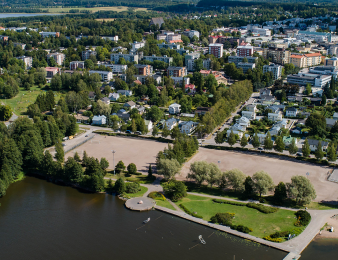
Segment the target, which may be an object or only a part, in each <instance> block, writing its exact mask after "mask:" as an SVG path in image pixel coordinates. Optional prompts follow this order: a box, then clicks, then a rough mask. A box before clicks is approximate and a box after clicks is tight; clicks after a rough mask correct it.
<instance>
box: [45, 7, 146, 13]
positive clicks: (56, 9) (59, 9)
mask: <svg viewBox="0 0 338 260" xmlns="http://www.w3.org/2000/svg"><path fill="white" fill-rule="evenodd" d="M128 8H129V7H128V6H107V7H90V8H86V7H65V8H62V7H52V8H42V10H48V12H49V13H69V11H70V10H75V9H76V10H79V11H90V12H92V13H95V12H98V11H115V12H123V11H127V10H128ZM133 9H134V10H135V12H137V11H145V12H146V11H148V9H147V8H133Z"/></svg>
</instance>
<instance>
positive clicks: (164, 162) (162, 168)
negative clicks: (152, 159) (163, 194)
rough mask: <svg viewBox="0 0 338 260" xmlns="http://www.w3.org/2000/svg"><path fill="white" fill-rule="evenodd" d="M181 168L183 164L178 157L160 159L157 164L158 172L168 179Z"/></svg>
mask: <svg viewBox="0 0 338 260" xmlns="http://www.w3.org/2000/svg"><path fill="white" fill-rule="evenodd" d="M180 169H181V166H180V164H179V162H178V161H177V160H176V159H160V160H159V162H158V164H157V172H158V174H160V175H163V176H164V178H165V179H166V180H170V179H171V178H172V177H174V176H175V174H177V173H179V171H180Z"/></svg>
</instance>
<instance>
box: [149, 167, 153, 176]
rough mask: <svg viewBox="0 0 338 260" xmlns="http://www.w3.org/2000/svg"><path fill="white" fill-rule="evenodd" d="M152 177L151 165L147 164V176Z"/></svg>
mask: <svg viewBox="0 0 338 260" xmlns="http://www.w3.org/2000/svg"><path fill="white" fill-rule="evenodd" d="M152 177H153V170H152V169H151V165H149V169H148V178H149V179H151V178H152Z"/></svg>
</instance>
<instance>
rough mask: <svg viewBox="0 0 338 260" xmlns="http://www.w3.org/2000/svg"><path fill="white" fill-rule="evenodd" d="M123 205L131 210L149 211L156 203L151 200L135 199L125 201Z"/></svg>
mask: <svg viewBox="0 0 338 260" xmlns="http://www.w3.org/2000/svg"><path fill="white" fill-rule="evenodd" d="M140 201H143V203H142V204H140V203H139V202H140ZM125 205H126V207H127V208H128V209H131V210H137V211H145V210H151V209H152V208H153V207H154V206H155V205H156V202H155V200H153V199H151V198H145V197H137V198H132V199H129V200H127V201H126V204H125Z"/></svg>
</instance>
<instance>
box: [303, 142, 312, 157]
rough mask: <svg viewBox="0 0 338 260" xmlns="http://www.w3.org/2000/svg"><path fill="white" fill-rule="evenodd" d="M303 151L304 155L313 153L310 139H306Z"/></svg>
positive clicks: (307, 155)
mask: <svg viewBox="0 0 338 260" xmlns="http://www.w3.org/2000/svg"><path fill="white" fill-rule="evenodd" d="M302 153H303V156H304V157H309V155H310V153H311V149H310V145H309V141H308V140H307V138H306V139H305V141H304V144H303V146H302Z"/></svg>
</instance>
